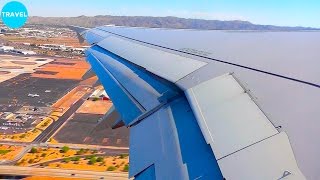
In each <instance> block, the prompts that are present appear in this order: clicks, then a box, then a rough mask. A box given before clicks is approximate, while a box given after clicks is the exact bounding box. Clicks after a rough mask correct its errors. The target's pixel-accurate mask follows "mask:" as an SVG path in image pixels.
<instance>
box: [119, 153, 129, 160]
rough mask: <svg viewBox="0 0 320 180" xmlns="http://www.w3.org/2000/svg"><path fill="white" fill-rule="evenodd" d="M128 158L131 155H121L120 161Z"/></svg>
mask: <svg viewBox="0 0 320 180" xmlns="http://www.w3.org/2000/svg"><path fill="white" fill-rule="evenodd" d="M128 156H129V154H120V159H124V158H126V157H128Z"/></svg>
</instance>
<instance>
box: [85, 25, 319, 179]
mask: <svg viewBox="0 0 320 180" xmlns="http://www.w3.org/2000/svg"><path fill="white" fill-rule="evenodd" d="M319 34H320V33H316V32H248V31H243V32H239V31H197V30H169V29H147V28H127V27H114V26H103V27H97V28H94V29H90V30H86V31H85V32H83V33H82V37H83V38H84V39H86V41H87V42H88V43H90V44H91V45H92V46H91V48H89V49H88V50H87V51H86V58H87V60H88V61H89V63H90V64H91V66H92V69H93V70H94V71H95V73H96V74H97V75H98V77H99V79H100V81H101V82H102V84H103V85H104V87H105V89H106V91H107V93H108V95H109V96H110V98H111V99H112V101H113V103H114V106H115V108H116V109H117V111H118V112H119V114H120V116H121V119H120V120H119V121H117V122H116V123H115V126H114V127H119V126H126V127H128V128H130V170H129V177H130V178H131V177H134V178H135V179H136V180H140V179H157V180H159V179H164V180H169V179H174V180H177V179H204V180H207V179H209V180H211V179H221V180H222V179H227V180H238V179H239V180H244V179H245V180H251V179H252V180H257V179H259V180H264V179H266V180H269V179H270V180H271V179H272V180H279V179H290V180H291V179H305V178H307V179H314V180H316V179H320V171H319V167H320V162H319V160H320V153H319V152H320V141H319V140H318V135H319V132H320V131H319V130H320V126H319V125H320V121H319V117H320V111H319V102H320V91H319V88H320V78H319V77H320V71H319V57H320V54H319V49H318V48H319V42H320V35H319ZM316 64H318V66H317V65H316Z"/></svg>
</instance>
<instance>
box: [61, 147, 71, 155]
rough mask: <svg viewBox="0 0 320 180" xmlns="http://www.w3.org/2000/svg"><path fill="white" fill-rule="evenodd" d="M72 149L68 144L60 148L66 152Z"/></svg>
mask: <svg viewBox="0 0 320 180" xmlns="http://www.w3.org/2000/svg"><path fill="white" fill-rule="evenodd" d="M69 150H70V148H69V147H68V146H63V147H62V148H61V150H60V152H61V153H66V152H68V151H69Z"/></svg>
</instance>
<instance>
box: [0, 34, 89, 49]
mask: <svg viewBox="0 0 320 180" xmlns="http://www.w3.org/2000/svg"><path fill="white" fill-rule="evenodd" d="M2 38H3V39H5V40H7V41H11V42H14V43H30V44H64V45H66V46H73V47H82V46H86V45H87V44H86V43H82V44H80V43H79V40H78V39H77V38H72V37H70V38H67V37H64V38H62V37H58V38H23V37H17V36H2Z"/></svg>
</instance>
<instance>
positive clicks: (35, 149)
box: [30, 147, 38, 154]
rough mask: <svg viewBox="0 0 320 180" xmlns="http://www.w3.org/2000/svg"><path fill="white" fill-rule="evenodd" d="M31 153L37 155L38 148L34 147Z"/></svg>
mask: <svg viewBox="0 0 320 180" xmlns="http://www.w3.org/2000/svg"><path fill="white" fill-rule="evenodd" d="M30 152H31V153H33V154H34V153H37V152H38V150H37V148H35V147H32V148H31V150H30Z"/></svg>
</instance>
